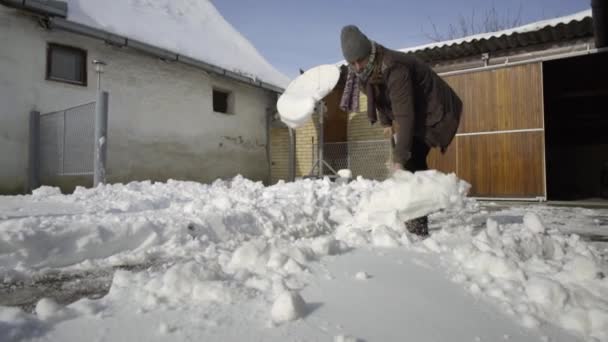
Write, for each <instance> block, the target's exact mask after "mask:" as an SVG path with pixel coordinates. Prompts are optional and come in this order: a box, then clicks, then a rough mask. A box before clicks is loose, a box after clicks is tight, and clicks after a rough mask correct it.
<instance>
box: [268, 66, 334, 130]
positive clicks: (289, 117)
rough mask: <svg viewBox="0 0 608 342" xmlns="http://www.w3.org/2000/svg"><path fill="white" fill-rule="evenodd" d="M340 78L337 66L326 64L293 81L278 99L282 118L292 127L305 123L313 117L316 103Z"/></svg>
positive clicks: (278, 108) (278, 107)
mask: <svg viewBox="0 0 608 342" xmlns="http://www.w3.org/2000/svg"><path fill="white" fill-rule="evenodd" d="M339 78H340V69H338V67H337V66H335V65H331V64H324V65H319V66H316V67H314V68H312V69H309V70H307V71H306V72H304V73H303V74H302V75H300V76H298V78H296V79H295V80H293V81H291V83H290V84H289V86H288V87H287V89H286V90H285V92H284V93H283V94H282V95H281V96H280V97H279V100H278V101H277V110H278V111H279V114H280V115H281V120H282V121H283V122H284V123H285V124H286V125H287V126H289V127H291V128H297V127H300V126H302V125H304V124H305V123H306V122H307V121H309V120H310V118H311V117H312V113H313V112H314V110H315V105H316V103H317V102H318V101H319V100H321V99H323V98H324V97H325V96H326V95H327V94H329V93H330V92H331V91H332V90H333V89H334V87H335V86H336V84H337V83H338V79H339Z"/></svg>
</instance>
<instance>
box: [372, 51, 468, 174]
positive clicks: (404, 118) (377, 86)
mask: <svg viewBox="0 0 608 342" xmlns="http://www.w3.org/2000/svg"><path fill="white" fill-rule="evenodd" d="M377 49H378V54H379V56H380V59H379V61H378V63H382V64H381V65H380V68H379V70H380V75H376V76H377V77H375V79H376V80H377V81H372V80H370V82H369V83H371V84H372V85H373V87H371V89H373V90H372V92H373V94H372V93H370V91H369V89H370V88H367V89H368V97H369V96H373V99H371V101H370V102H369V103H371V104H372V105H374V104H375V107H376V109H377V110H378V117H379V119H380V122H381V123H382V125H383V126H390V125H392V124H393V121H395V122H396V125H395V126H396V133H397V144H396V147H395V153H394V161H395V162H396V163H402V164H405V162H406V161H407V160H408V159H409V158H410V155H411V148H412V140H413V137H414V136H417V137H420V138H422V139H423V140H424V141H425V142H426V144H427V145H429V146H431V147H439V148H441V150H442V151H444V150H445V149H446V148H447V146H448V145H449V144H450V142H451V141H452V139H453V138H454V135H455V134H456V130H457V129H458V124H459V122H460V115H461V112H462V101H461V100H460V98H458V95H456V93H455V92H454V90H452V88H450V86H449V85H448V84H447V83H446V82H445V81H444V80H443V79H442V78H441V77H439V75H437V74H436V73H435V72H434V71H433V70H432V69H431V68H430V67H429V66H428V65H426V64H425V63H424V62H422V61H420V60H419V59H417V58H416V57H413V56H410V55H407V54H405V53H402V52H399V51H394V50H390V49H387V48H385V47H383V46H381V45H377ZM361 87H362V89H366V87H368V84H362V85H361Z"/></svg>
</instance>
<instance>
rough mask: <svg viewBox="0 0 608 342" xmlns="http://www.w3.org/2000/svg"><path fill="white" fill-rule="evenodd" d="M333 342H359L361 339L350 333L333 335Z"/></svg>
mask: <svg viewBox="0 0 608 342" xmlns="http://www.w3.org/2000/svg"><path fill="white" fill-rule="evenodd" d="M334 342H361V340H360V339H358V338H356V337H353V336H350V335H337V336H334Z"/></svg>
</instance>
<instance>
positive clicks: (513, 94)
mask: <svg viewBox="0 0 608 342" xmlns="http://www.w3.org/2000/svg"><path fill="white" fill-rule="evenodd" d="M444 79H445V80H446V81H447V82H448V83H449V84H450V85H451V86H452V87H453V88H454V90H455V91H456V92H457V93H458V95H459V96H460V97H461V99H462V101H463V103H464V109H463V117H462V121H461V123H460V127H459V130H458V134H457V136H456V138H455V141H454V142H453V143H452V145H451V146H450V149H449V150H448V153H447V154H446V155H443V156H440V155H439V154H438V152H436V151H435V152H433V153H432V154H431V155H430V156H429V164H430V166H431V167H434V168H437V169H439V170H442V171H456V174H457V175H458V176H459V177H461V178H462V179H465V180H466V181H468V182H469V183H471V185H472V188H471V193H470V194H471V195H472V196H479V197H507V198H511V197H521V198H535V197H545V196H546V191H545V165H544V128H543V127H544V124H543V94H542V69H541V65H540V63H532V64H523V65H518V66H513V67H505V68H499V69H493V70H487V71H478V72H472V73H465V74H457V75H451V76H445V77H444Z"/></svg>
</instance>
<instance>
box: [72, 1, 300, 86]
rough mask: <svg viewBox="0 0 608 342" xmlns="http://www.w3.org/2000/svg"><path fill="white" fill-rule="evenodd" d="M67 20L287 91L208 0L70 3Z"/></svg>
mask: <svg viewBox="0 0 608 342" xmlns="http://www.w3.org/2000/svg"><path fill="white" fill-rule="evenodd" d="M67 3H68V20H71V21H75V22H77V23H80V24H83V25H86V26H90V27H94V28H98V29H102V30H105V31H108V32H111V33H115V34H118V35H122V36H126V37H127V38H130V39H136V40H139V41H141V42H144V43H148V44H150V45H153V46H157V47H160V48H163V49H166V50H169V51H173V52H176V53H179V54H180V55H185V56H188V57H191V58H194V59H198V60H201V61H203V62H206V63H210V64H213V65H216V66H219V67H222V68H225V69H227V70H231V71H234V72H236V73H239V74H243V75H246V76H249V77H252V78H259V79H261V80H262V81H265V82H268V83H270V84H274V85H276V86H278V87H281V88H283V87H285V86H286V85H287V83H288V82H289V80H288V78H287V77H286V76H285V75H283V74H281V73H280V72H279V71H277V70H276V69H275V68H274V67H273V66H272V65H270V64H269V63H268V62H267V61H266V60H265V59H264V57H262V56H261V55H260V53H259V52H258V51H257V50H256V49H255V47H254V46H253V45H252V44H251V43H250V42H249V41H248V40H247V39H245V38H244V37H243V36H242V35H241V34H240V33H239V32H238V31H237V30H236V29H235V28H234V27H232V25H230V23H228V22H227V21H226V20H225V19H224V17H222V15H221V14H220V13H219V12H218V11H217V9H216V8H215V7H214V6H213V3H212V2H211V1H209V0H127V1H125V0H107V1H94V0H67Z"/></svg>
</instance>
